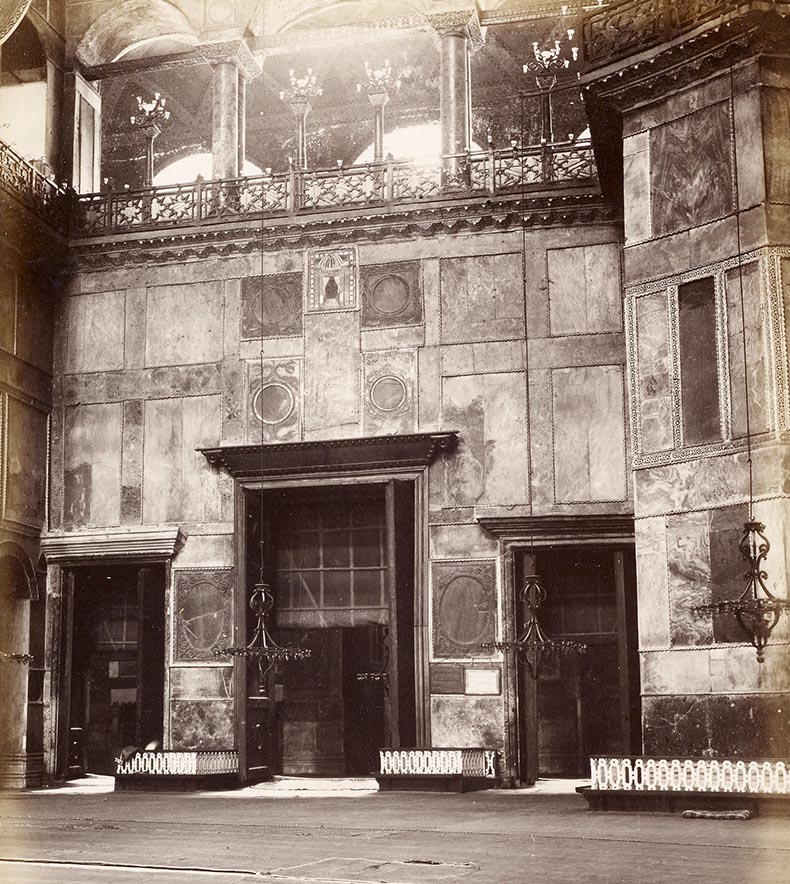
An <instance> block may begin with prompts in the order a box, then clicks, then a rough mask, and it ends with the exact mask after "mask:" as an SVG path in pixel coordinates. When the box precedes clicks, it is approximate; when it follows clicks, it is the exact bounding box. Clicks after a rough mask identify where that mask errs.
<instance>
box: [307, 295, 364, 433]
mask: <svg viewBox="0 0 790 884" xmlns="http://www.w3.org/2000/svg"><path fill="white" fill-rule="evenodd" d="M360 363H361V359H360V347H359V315H358V314H357V313H352V312H349V313H334V314H333V313H331V312H329V311H327V312H326V313H322V314H314V315H313V314H311V315H308V316H305V361H304V390H305V396H304V427H305V432H306V433H313V434H316V433H318V434H322V435H327V434H331V435H338V436H342V435H343V434H346V435H357V434H358V432H359V417H360V415H359V384H360V381H359V377H360V368H361V364H360Z"/></svg>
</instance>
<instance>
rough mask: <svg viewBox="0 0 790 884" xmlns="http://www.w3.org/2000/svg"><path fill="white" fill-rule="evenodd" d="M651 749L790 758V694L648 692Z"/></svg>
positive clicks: (646, 732) (646, 728) (647, 747)
mask: <svg viewBox="0 0 790 884" xmlns="http://www.w3.org/2000/svg"><path fill="white" fill-rule="evenodd" d="M642 722H643V739H644V752H645V754H646V755H659V756H660V755H663V756H667V755H668V756H673V755H674V756H677V755H682V756H686V755H691V756H697V757H703V758H704V757H711V756H713V757H727V758H737V757H743V758H785V757H787V755H788V753H789V752H790V704H788V703H787V695H786V694H785V695H782V694H779V695H763V696H761V695H755V694H751V695H750V694H740V695H739V694H731V695H726V694H719V695H713V696H710V697H699V696H693V695H678V696H674V697H645V698H644V701H643V709H642Z"/></svg>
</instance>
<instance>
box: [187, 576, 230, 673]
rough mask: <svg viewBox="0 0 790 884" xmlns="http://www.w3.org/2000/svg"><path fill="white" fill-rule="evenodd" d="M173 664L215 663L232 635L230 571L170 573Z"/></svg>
mask: <svg viewBox="0 0 790 884" xmlns="http://www.w3.org/2000/svg"><path fill="white" fill-rule="evenodd" d="M173 599H174V600H173V640H172V648H173V662H174V663H194V662H199V661H215V660H216V658H215V657H214V653H213V652H214V649H215V648H219V647H224V646H227V645H228V644H230V643H231V642H232V635H233V571H232V570H227V571H181V570H177V571H174V572H173Z"/></svg>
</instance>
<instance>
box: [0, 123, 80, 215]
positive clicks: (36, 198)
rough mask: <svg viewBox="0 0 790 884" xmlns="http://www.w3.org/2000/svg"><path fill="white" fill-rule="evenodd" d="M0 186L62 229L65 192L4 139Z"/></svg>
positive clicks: (65, 202)
mask: <svg viewBox="0 0 790 884" xmlns="http://www.w3.org/2000/svg"><path fill="white" fill-rule="evenodd" d="M0 187H2V188H3V189H4V190H7V191H8V192H9V193H11V194H12V195H13V196H15V197H16V198H17V199H18V200H19V201H20V202H21V203H23V204H24V205H25V206H27V207H28V208H29V209H31V210H32V211H34V212H35V213H36V214H37V215H39V216H40V217H41V218H43V220H44V221H46V222H47V223H48V224H50V225H51V226H52V227H55V228H56V229H59V230H63V229H65V222H66V219H67V216H68V196H67V193H66V191H65V190H64V189H63V188H61V187H58V186H57V184H55V182H54V181H50V179H49V178H46V177H44V175H42V174H41V173H40V172H39V171H38V170H37V169H35V168H34V167H33V166H32V165H31V164H30V163H29V162H28V161H27V160H24V159H22V157H21V156H19V154H18V153H16V151H14V150H13V149H12V148H11V147H9V146H8V145H7V144H5V142H3V141H0Z"/></svg>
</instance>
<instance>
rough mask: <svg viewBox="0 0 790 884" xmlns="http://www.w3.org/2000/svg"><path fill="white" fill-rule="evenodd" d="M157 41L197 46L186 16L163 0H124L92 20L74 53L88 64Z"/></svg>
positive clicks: (151, 44)
mask: <svg viewBox="0 0 790 884" xmlns="http://www.w3.org/2000/svg"><path fill="white" fill-rule="evenodd" d="M161 41H167V43H168V44H169V45H170V46H172V44H174V43H175V44H181V45H182V47H183V48H184V49H186V48H188V47H191V46H195V45H197V43H198V37H197V31H196V30H195V28H194V27H193V25H192V23H191V22H190V20H189V18H187V16H186V15H185V14H184V13H183V12H182V11H181V10H180V9H179V8H178V7H177V6H175V5H174V4H172V3H168V2H166V0H126V2H124V3H121V4H120V5H118V6H115V7H113V8H112V9H109V10H108V11H107V12H105V13H104V14H103V15H100V16H99V17H98V18H97V19H96V21H94V22H93V24H92V25H91V26H90V27H89V28H88V30H87V31H86V32H85V34H84V35H83V37H82V39H81V40H80V42H79V44H78V46H77V50H76V56H77V59H78V61H79V62H80V63H81V64H83V65H86V66H87V67H92V66H94V65H99V64H108V63H109V62H112V61H117V60H118V59H120V58H123V57H124V56H126V55H128V54H129V53H131V52H132V51H134V50H135V49H139V50H141V51H144V50H145V49H146V48H150V47H151V46H155V45H156V43H158V42H161ZM153 54H156V53H153Z"/></svg>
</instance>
